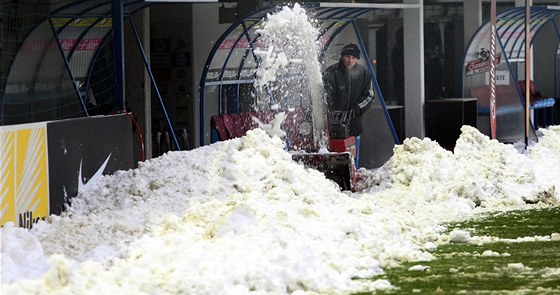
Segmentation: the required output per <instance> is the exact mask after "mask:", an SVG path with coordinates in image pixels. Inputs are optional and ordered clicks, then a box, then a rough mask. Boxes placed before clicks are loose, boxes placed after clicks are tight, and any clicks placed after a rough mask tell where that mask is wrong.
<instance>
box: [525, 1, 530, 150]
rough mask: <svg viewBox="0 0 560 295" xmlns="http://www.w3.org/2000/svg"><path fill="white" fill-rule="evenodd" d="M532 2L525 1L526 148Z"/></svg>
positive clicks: (526, 139)
mask: <svg viewBox="0 0 560 295" xmlns="http://www.w3.org/2000/svg"><path fill="white" fill-rule="evenodd" d="M530 24H531V0H525V148H527V146H528V145H529V127H530V125H529V116H530V111H529V106H530V103H531V100H530V96H531V89H530V86H531V40H530V39H531V26H530Z"/></svg>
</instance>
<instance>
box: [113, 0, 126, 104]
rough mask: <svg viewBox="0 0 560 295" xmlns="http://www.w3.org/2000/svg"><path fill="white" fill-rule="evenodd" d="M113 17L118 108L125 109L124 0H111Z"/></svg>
mask: <svg viewBox="0 0 560 295" xmlns="http://www.w3.org/2000/svg"><path fill="white" fill-rule="evenodd" d="M111 17H112V24H113V44H114V45H113V47H114V54H115V79H116V81H115V83H116V87H115V89H116V90H115V91H116V93H115V95H116V97H117V106H116V107H117V108H118V109H119V110H123V111H124V110H125V106H126V104H125V97H124V87H125V85H124V33H123V4H122V0H111Z"/></svg>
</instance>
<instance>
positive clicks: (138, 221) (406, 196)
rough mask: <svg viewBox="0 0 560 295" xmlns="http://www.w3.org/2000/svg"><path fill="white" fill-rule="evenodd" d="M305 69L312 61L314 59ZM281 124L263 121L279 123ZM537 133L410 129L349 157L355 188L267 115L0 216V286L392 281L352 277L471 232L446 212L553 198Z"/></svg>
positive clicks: (236, 287)
mask: <svg viewBox="0 0 560 295" xmlns="http://www.w3.org/2000/svg"><path fill="white" fill-rule="evenodd" d="M282 11H283V12H282V13H284V14H285V15H286V16H285V17H284V16H283V17H279V18H272V19H273V20H274V21H272V22H271V23H270V24H269V26H268V27H265V28H264V29H270V30H274V26H275V25H277V26H283V25H285V22H283V21H282V20H283V19H294V20H297V21H302V20H304V21H307V20H306V19H305V18H303V17H302V15H301V14H302V13H304V12H303V11H301V10H299V8H297V9H294V10H290V9H284V10H282ZM293 14H296V17H294V15H293ZM280 15H282V14H280ZM304 31H309V32H312V31H313V30H304ZM298 38H299V37H298ZM295 39H297V38H295ZM313 40H315V39H313ZM304 43H305V42H304ZM306 46H313V45H309V44H308V45H306ZM276 49H277V50H278V48H276ZM265 52H269V51H263V53H265ZM280 53H281V52H280ZM263 56H268V57H274V58H277V59H278V58H279V57H281V56H282V55H281V54H276V55H272V54H268V55H263ZM284 57H285V55H284ZM308 59H309V58H308ZM308 59H307V60H308ZM280 60H282V61H285V62H282V63H276V64H277V65H278V66H285V65H288V64H290V63H297V62H305V61H303V60H299V61H298V60H288V59H284V58H282V59H280ZM263 62H266V60H264V61H263ZM303 68H304V70H305V71H318V69H317V66H316V64H310V65H309V66H306V67H303ZM277 69H278V67H276V66H271V67H270V68H269V70H267V71H269V72H263V73H260V74H261V75H262V77H266V79H273V77H274V75H275V72H270V71H276V70H277ZM316 74H317V73H307V77H308V78H309V80H308V81H307V83H311V84H314V86H313V87H316V86H317V85H316V84H320V81H319V80H320V78H319V76H317V75H316ZM263 79H264V78H263ZM313 87H312V88H313ZM275 126H276V127H275ZM279 126H280V124H270V125H268V126H267V128H264V129H267V131H269V134H282V132H278V131H279V130H278V127H279ZM274 131H276V132H274ZM540 132H542V137H541V138H540V140H539V142H538V143H536V144H534V145H532V146H530V147H529V148H528V149H527V150H526V151H524V152H519V151H518V150H517V149H516V148H514V146H511V145H505V144H502V143H499V142H498V141H495V140H490V139H489V138H488V137H487V136H484V135H483V134H481V133H479V132H478V131H477V130H476V129H474V128H472V127H468V126H464V127H463V128H462V134H461V137H460V139H459V140H458V142H457V145H456V147H455V150H454V153H452V152H450V151H448V150H445V149H443V148H441V147H440V146H439V145H438V144H437V143H436V142H434V141H431V140H430V139H418V138H409V139H406V140H405V141H404V142H403V144H401V145H397V146H395V147H394V155H393V157H392V158H391V159H390V160H389V161H388V162H387V163H386V164H385V165H384V166H382V167H381V168H379V169H376V170H365V169H361V170H360V171H359V172H360V173H359V175H360V182H359V183H358V184H357V185H356V188H357V190H358V191H357V192H355V193H351V192H348V191H340V189H339V187H338V186H337V185H336V184H335V183H334V182H332V181H330V180H328V179H326V178H325V177H324V175H323V174H321V173H319V172H317V171H315V170H311V169H306V168H304V167H303V166H302V165H299V164H298V163H296V162H294V161H292V160H291V155H290V154H289V153H288V152H287V151H285V149H284V141H283V140H281V139H280V138H279V137H277V136H272V137H271V136H269V135H268V134H267V133H266V132H265V131H263V129H256V130H253V131H250V132H248V133H247V135H246V136H244V137H242V138H237V139H233V140H228V141H224V142H219V143H216V144H213V145H209V146H204V147H200V148H198V149H195V150H192V151H181V152H170V153H167V154H165V155H163V156H161V157H159V158H156V159H152V160H149V161H146V162H143V163H140V165H139V168H137V169H134V170H128V171H119V172H117V173H115V174H114V175H110V176H103V177H101V178H100V179H99V180H98V181H97V182H95V183H94V184H91V186H89V187H87V188H86V189H85V190H84V191H82V192H81V193H80V194H79V195H78V196H77V197H75V198H73V199H72V204H71V206H70V207H69V208H68V209H67V210H66V211H65V212H64V213H63V214H62V216H50V217H48V218H47V220H46V221H40V222H39V223H37V224H35V225H34V226H33V228H32V229H31V230H26V229H23V228H17V227H14V226H13V224H6V225H5V226H4V227H2V229H1V231H0V234H1V241H2V243H1V249H0V250H1V257H0V259H1V282H2V285H1V288H0V289H1V293H2V294H288V293H289V294H345V293H349V292H355V291H367V290H375V289H381V288H391V286H392V285H391V282H388V281H386V280H376V281H371V280H360V279H356V278H371V277H372V276H374V275H377V274H381V273H383V271H384V269H385V268H387V267H390V266H395V265H398V264H399V263H401V262H403V261H418V262H419V263H421V262H422V261H428V260H430V259H433V256H432V254H431V252H433V251H434V250H435V249H437V247H438V245H440V244H441V243H446V242H449V241H459V242H461V241H463V242H464V241H469V240H471V239H473V237H470V235H469V233H468V232H463V231H458V230H456V231H452V232H451V234H450V235H446V234H443V231H444V228H443V227H442V224H444V223H445V222H448V221H455V220H460V219H462V218H467V217H470V216H473V215H475V214H477V213H479V212H481V211H485V210H510V209H515V208H526V207H536V206H550V205H558V204H560V192H558V191H556V190H555V188H556V187H559V182H560V126H553V127H550V128H549V129H542V130H540ZM547 238H548V239H559V238H560V236H559V235H558V233H555V234H552V235H551V236H550V237H543V239H547ZM488 239H491V238H490V237H488ZM483 254H484V253H483ZM498 254H499V253H498ZM484 255H495V253H486V254H484ZM415 269H422V265H421V264H419V266H417V267H415V268H413V270H415Z"/></svg>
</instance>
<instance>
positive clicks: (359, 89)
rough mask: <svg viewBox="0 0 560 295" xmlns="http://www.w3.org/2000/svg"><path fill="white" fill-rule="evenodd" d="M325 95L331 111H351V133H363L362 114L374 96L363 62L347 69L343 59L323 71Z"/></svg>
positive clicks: (368, 74) (356, 134)
mask: <svg viewBox="0 0 560 295" xmlns="http://www.w3.org/2000/svg"><path fill="white" fill-rule="evenodd" d="M323 83H324V87H325V96H326V100H327V106H328V110H329V111H331V112H332V111H350V110H352V113H353V118H352V119H351V121H350V132H349V133H350V135H353V136H358V135H360V134H362V129H363V128H362V114H364V113H365V112H366V111H367V110H368V109H369V108H370V106H371V104H372V102H373V100H374V99H375V97H374V91H373V83H372V80H371V75H370V73H369V71H368V70H367V69H366V67H364V66H363V65H361V64H356V66H354V67H353V68H352V69H350V70H347V69H346V67H345V66H344V64H343V63H342V60H340V61H339V62H338V63H336V64H334V65H331V66H330V67H328V68H327V69H326V70H325V72H324V73H323Z"/></svg>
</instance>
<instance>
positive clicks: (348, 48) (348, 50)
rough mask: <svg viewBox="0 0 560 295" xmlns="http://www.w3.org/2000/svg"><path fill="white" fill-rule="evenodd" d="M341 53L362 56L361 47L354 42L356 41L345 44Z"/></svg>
mask: <svg viewBox="0 0 560 295" xmlns="http://www.w3.org/2000/svg"><path fill="white" fill-rule="evenodd" d="M340 55H352V56H354V57H355V58H358V59H359V58H360V49H358V45H356V44H354V43H348V44H346V45H344V47H343V48H342V51H341V52H340Z"/></svg>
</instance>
